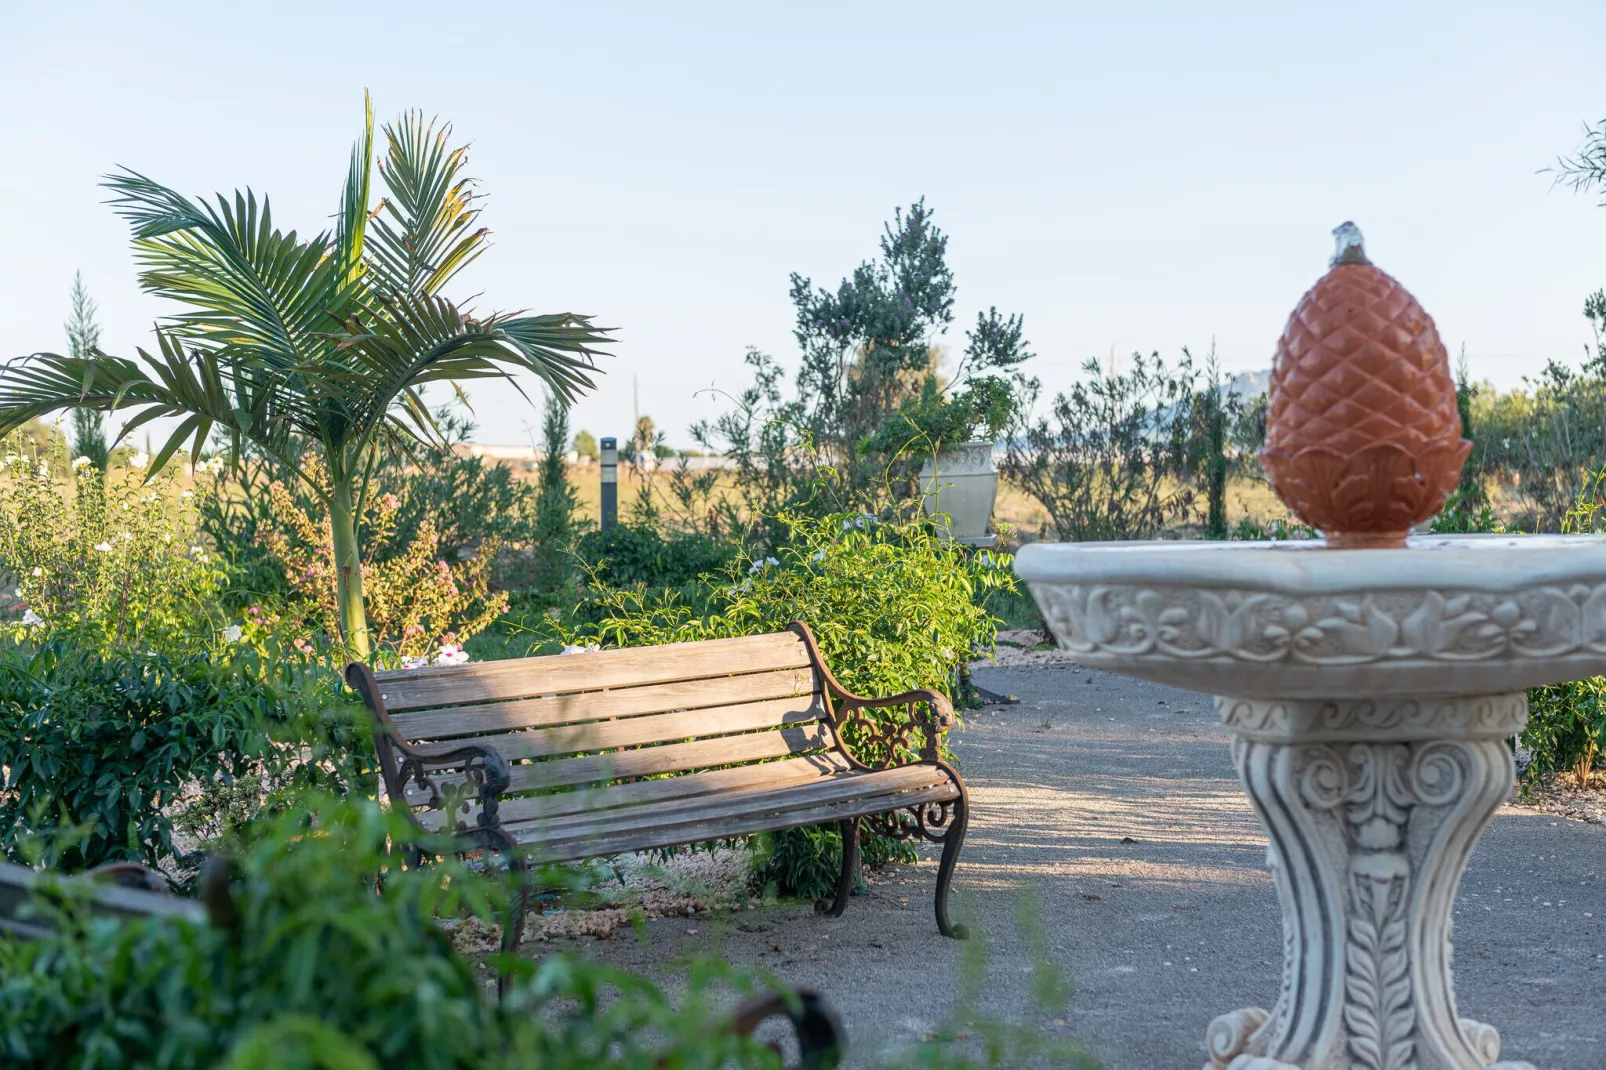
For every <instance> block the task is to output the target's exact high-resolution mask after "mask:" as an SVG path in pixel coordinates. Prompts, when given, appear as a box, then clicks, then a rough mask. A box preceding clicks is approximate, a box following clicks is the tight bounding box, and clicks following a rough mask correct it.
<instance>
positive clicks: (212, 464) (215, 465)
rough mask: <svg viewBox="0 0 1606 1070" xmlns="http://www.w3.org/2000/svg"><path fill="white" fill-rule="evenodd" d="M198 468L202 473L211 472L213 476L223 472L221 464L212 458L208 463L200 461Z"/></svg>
mask: <svg viewBox="0 0 1606 1070" xmlns="http://www.w3.org/2000/svg"><path fill="white" fill-rule="evenodd" d="M200 468H201V470H202V471H203V472H211V473H212V474H213V475H217V474H218V473H219V472H221V471H223V462H222V461H220V460H219V459H218V458H216V457H213V458H212V459H211V460H210V461H202V462H201V464H200Z"/></svg>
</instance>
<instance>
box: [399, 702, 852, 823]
mask: <svg viewBox="0 0 1606 1070" xmlns="http://www.w3.org/2000/svg"><path fill="white" fill-rule="evenodd" d="M833 740H834V737H833V736H832V734H831V730H830V728H828V727H827V726H826V725H824V724H822V723H821V722H819V721H814V722H810V723H808V724H804V725H798V726H795V727H792V728H783V729H780V730H778V731H774V732H748V733H746V734H744V735H739V736H721V737H719V738H717V739H699V740H695V741H693V742H690V743H665V744H662V745H661V746H657V747H642V748H640V749H638V750H621V751H611V752H609V753H607V754H595V755H588V756H586V757H583V758H556V759H553V760H551V761H545V762H525V763H523V764H520V765H515V766H514V767H513V769H512V777H511V783H510V784H509V787H508V790H509V792H520V791H537V790H543V789H546V788H565V787H572V786H573V785H576V784H597V783H602V782H605V781H609V780H622V779H625V778H626V777H639V776H655V775H657V774H659V773H681V772H685V771H687V770H691V769H701V768H704V767H705V766H719V765H738V764H741V763H744V762H754V761H760V760H762V759H765V758H786V757H790V756H792V755H794V754H808V753H811V752H814V751H822V750H825V749H826V748H827V747H830V746H832V745H833ZM435 780H436V782H437V783H439V784H440V785H442V786H443V787H444V786H446V785H455V784H459V783H462V780H463V778H462V776H461V775H460V774H449V775H442V776H438V777H436V778H435ZM426 800H427V796H426V795H425V794H424V793H422V792H419V791H417V790H416V789H414V790H412V791H409V792H408V795H407V801H408V802H409V803H410V804H412V805H414V806H417V805H420V804H422V803H423V802H425V801H426Z"/></svg>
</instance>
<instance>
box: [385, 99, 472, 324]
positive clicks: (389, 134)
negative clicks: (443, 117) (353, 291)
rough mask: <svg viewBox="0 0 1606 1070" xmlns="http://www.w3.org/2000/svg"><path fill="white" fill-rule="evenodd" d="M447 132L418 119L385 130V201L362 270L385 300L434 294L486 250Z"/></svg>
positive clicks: (461, 153)
mask: <svg viewBox="0 0 1606 1070" xmlns="http://www.w3.org/2000/svg"><path fill="white" fill-rule="evenodd" d="M451 132H452V128H451V126H450V125H449V124H448V125H444V126H441V127H440V128H439V129H437V128H436V126H435V123H434V121H433V120H431V121H429V122H428V123H426V122H425V121H424V117H423V114H422V113H421V112H409V113H408V114H407V115H405V116H403V118H402V120H401V122H399V123H396V124H394V125H387V126H386V127H385V140H386V143H387V148H386V152H385V156H384V158H383V159H381V160H380V162H379V173H380V176H381V177H382V178H383V179H384V182H385V189H386V191H387V196H386V197H385V200H384V202H383V205H382V207H381V208H380V210H379V211H378V212H377V213H376V214H375V217H374V221H373V233H372V234H371V235H370V237H369V241H368V255H369V263H370V266H371V268H372V270H373V272H374V275H375V277H376V279H377V281H378V282H379V284H380V285H381V286H382V287H383V288H384V289H385V290H386V291H388V292H389V293H392V294H400V293H408V294H436V293H439V292H440V290H441V288H442V287H443V286H445V285H446V283H447V282H448V281H450V280H451V278H452V276H454V275H456V274H457V273H458V272H459V271H461V270H462V269H463V268H464V267H466V266H468V264H470V263H471V262H472V261H473V260H474V259H475V258H476V257H478V256H479V255H480V253H482V252H483V251H484V250H485V247H486V244H487V239H488V238H489V236H490V231H488V230H487V229H486V228H484V227H478V226H476V225H475V224H476V223H477V222H478V220H479V214H480V212H479V209H478V208H476V207H474V202H475V201H476V200H477V199H478V198H477V197H476V195H475V194H474V180H473V179H471V178H467V177H464V176H463V174H462V172H463V168H464V166H465V164H466V163H467V150H466V148H464V147H458V148H452V147H451V146H450V143H449V141H450V138H451Z"/></svg>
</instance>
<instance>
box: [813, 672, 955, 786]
mask: <svg viewBox="0 0 1606 1070" xmlns="http://www.w3.org/2000/svg"><path fill="white" fill-rule="evenodd" d="M832 698H833V699H835V700H836V702H835V703H834V705H835V706H836V709H835V711H834V713H833V716H832V721H833V723H834V724H835V726H836V729H837V741H838V746H840V747H841V748H842V750H843V751H844V752H845V753H846V752H847V749H848V745H847V742H846V740H844V739H843V738H842V729H843V728H846V727H847V726H849V725H853V726H854V727H855V728H857V729H858V731H859V732H861V733H863V734H864V738H865V740H866V741H867V742H872V743H880V744H882V745H884V746H886V748H887V759H886V760H885V761H884V762H882V763H881V767H882V768H892V767H894V766H898V765H909V764H913V763H910V762H907V761H899V760H898V757H897V756H898V755H899V754H905V753H911V752H912V753H915V754H918V755H920V758H919V761H922V762H940V761H941V760H942V737H943V733H945V732H947V731H948V729H949V728H951V727H953V723H954V708H953V705H952V704H951V703H949V701H948V699H947V697H946V696H944V695H942V694H940V693H938V692H936V691H932V690H930V689H928V688H920V689H918V690H916V691H905V692H903V693H902V694H900V695H889V696H888V697H886V698H863V697H862V696H859V695H855V694H852V693H851V692H848V691H842V690H839V689H836V688H833V689H832ZM888 706H908V707H909V719H908V720H907V721H902V722H899V721H894V720H892V719H890V718H882V719H871V718H869V717H866V716H864V714H863V712H862V711H864V710H874V709H881V708H884V707H888ZM848 757H849V759H851V760H852V761H854V762H856V763H858V764H861V765H863V764H864V763H863V762H862V761H860V759H859V758H858V757H857V756H855V755H853V754H848Z"/></svg>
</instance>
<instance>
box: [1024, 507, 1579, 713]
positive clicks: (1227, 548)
mask: <svg viewBox="0 0 1606 1070" xmlns="http://www.w3.org/2000/svg"><path fill="white" fill-rule="evenodd" d="M1015 571H1016V574H1017V575H1019V576H1020V577H1021V578H1022V579H1024V580H1025V581H1026V582H1027V583H1028V584H1029V585H1030V587H1031V590H1032V594H1033V596H1034V597H1035V598H1036V599H1037V604H1038V607H1039V608H1040V609H1041V610H1042V612H1043V616H1044V618H1045V619H1046V620H1047V621H1048V623H1049V626H1050V627H1051V628H1052V629H1053V631H1054V633H1055V635H1056V637H1057V638H1058V639H1059V641H1060V645H1061V646H1062V647H1064V648H1065V649H1066V650H1067V651H1070V652H1072V653H1074V654H1076V655H1077V660H1078V661H1080V662H1081V663H1083V664H1085V665H1089V666H1092V667H1095V668H1101V669H1107V670H1109V671H1111V672H1119V673H1123V674H1126V675H1129V676H1138V677H1142V678H1144V679H1147V680H1154V681H1157V682H1160V683H1166V684H1172V685H1174V686H1177V687H1184V688H1189V689H1191V690H1195V691H1206V692H1211V693H1214V694H1218V695H1234V696H1240V697H1243V698H1267V699H1270V698H1277V699H1330V698H1333V697H1335V696H1338V695H1343V694H1355V695H1365V696H1367V697H1370V698H1384V697H1394V696H1423V695H1442V696H1470V695H1489V694H1496V693H1509V692H1513V691H1520V690H1522V689H1524V688H1528V687H1536V686H1539V685H1542V684H1550V683H1558V682H1560V681H1563V680H1576V679H1581V678H1584V677H1588V676H1595V675H1599V674H1601V673H1603V672H1606V536H1595V535H1576V536H1564V535H1554V536H1552V535H1453V536H1415V537H1412V538H1411V539H1410V540H1408V542H1407V545H1406V547H1405V548H1403V549H1356V550H1338V549H1329V548H1327V547H1326V546H1324V544H1323V543H1321V542H1320V541H1318V540H1309V541H1298V542H1226V543H1220V542H1111V543H1033V544H1031V545H1028V546H1025V547H1022V548H1021V551H1020V553H1019V554H1018V555H1017V557H1016V561H1015Z"/></svg>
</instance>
